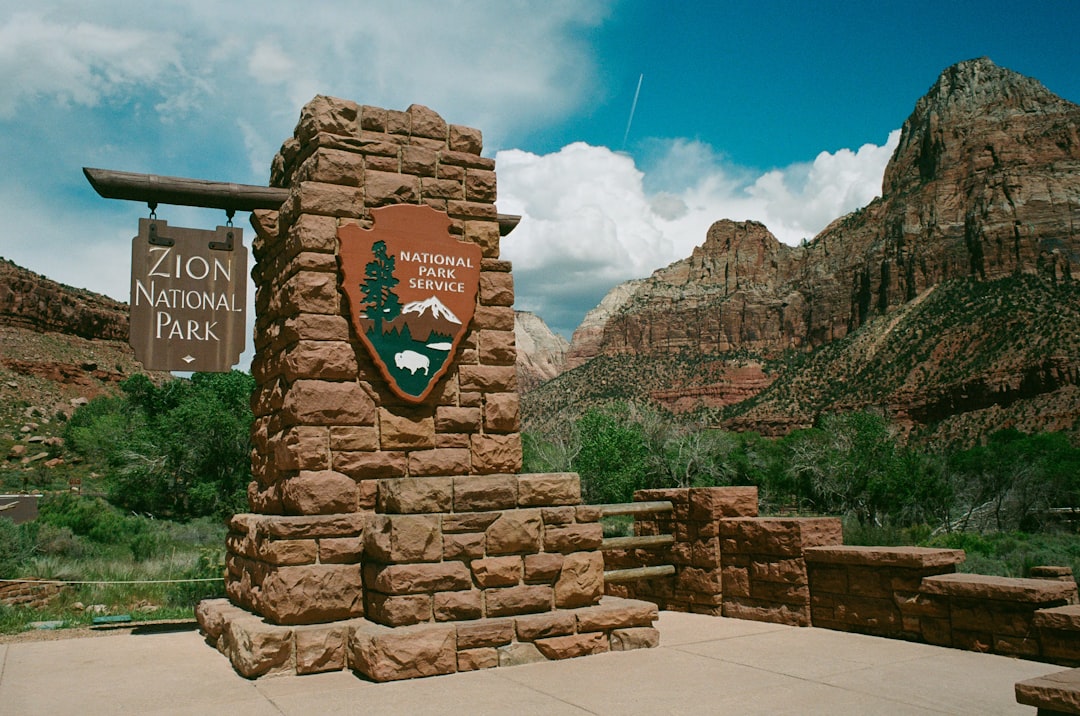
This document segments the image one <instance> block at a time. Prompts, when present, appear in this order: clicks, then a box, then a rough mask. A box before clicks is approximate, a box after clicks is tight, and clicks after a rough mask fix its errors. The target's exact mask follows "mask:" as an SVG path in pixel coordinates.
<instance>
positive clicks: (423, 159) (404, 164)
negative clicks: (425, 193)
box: [401, 145, 461, 199]
mask: <svg viewBox="0 0 1080 716" xmlns="http://www.w3.org/2000/svg"><path fill="white" fill-rule="evenodd" d="M438 156H439V155H438V153H437V152H436V151H435V150H434V149H428V148H427V147H419V146H409V145H405V146H403V147H402V148H401V173H402V174H414V175H416V176H420V177H433V176H435V167H436V164H437V162H438ZM421 185H423V182H421ZM460 195H461V185H460V184H458V195H457V196H454V197H452V198H454V199H459V198H461V197H460Z"/></svg>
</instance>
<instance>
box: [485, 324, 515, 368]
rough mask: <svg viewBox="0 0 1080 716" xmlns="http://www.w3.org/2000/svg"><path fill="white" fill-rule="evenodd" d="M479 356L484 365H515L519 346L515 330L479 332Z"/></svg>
mask: <svg viewBox="0 0 1080 716" xmlns="http://www.w3.org/2000/svg"><path fill="white" fill-rule="evenodd" d="M479 333H480V335H479V350H478V357H479V360H480V362H481V363H483V364H484V365H514V363H515V361H516V360H517V348H516V347H515V344H514V340H515V337H514V332H513V331H488V330H482V331H480V332H479Z"/></svg>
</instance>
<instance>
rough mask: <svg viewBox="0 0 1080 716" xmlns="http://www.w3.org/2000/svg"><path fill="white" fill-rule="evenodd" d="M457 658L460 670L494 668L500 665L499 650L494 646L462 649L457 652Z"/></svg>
mask: <svg viewBox="0 0 1080 716" xmlns="http://www.w3.org/2000/svg"><path fill="white" fill-rule="evenodd" d="M457 659H458V662H457V668H458V671H476V670H478V669H494V668H495V667H496V666H498V665H499V650H498V649H496V648H495V647H493V646H485V647H479V648H477V649H461V650H460V651H458V653H457Z"/></svg>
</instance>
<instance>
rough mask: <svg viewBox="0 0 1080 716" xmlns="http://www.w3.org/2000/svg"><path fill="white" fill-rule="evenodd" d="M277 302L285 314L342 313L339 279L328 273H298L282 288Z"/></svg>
mask: <svg viewBox="0 0 1080 716" xmlns="http://www.w3.org/2000/svg"><path fill="white" fill-rule="evenodd" d="M277 300H278V301H279V302H280V306H281V309H280V310H281V311H282V313H284V314H290V313H329V314H335V315H336V314H339V313H341V296H340V295H339V294H338V290H337V279H336V278H335V277H334V276H333V275H332V274H328V273H319V272H316V271H299V272H297V273H296V274H294V275H293V276H292V277H291V278H289V280H288V281H286V282H285V284H284V285H283V286H282V287H281V292H280V294H279V296H278V299H277Z"/></svg>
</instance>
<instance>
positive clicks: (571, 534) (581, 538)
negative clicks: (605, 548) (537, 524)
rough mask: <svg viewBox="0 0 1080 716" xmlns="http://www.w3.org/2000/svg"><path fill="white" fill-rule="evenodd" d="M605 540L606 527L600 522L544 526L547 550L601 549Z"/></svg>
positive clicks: (564, 551) (578, 550)
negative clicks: (601, 544)
mask: <svg viewBox="0 0 1080 716" xmlns="http://www.w3.org/2000/svg"><path fill="white" fill-rule="evenodd" d="M603 541H604V528H603V526H602V525H601V524H600V523H599V522H589V523H585V524H571V525H546V526H545V527H544V551H545V552H562V553H563V554H569V553H570V552H581V551H585V550H595V549H600V543H601V542H603Z"/></svg>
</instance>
